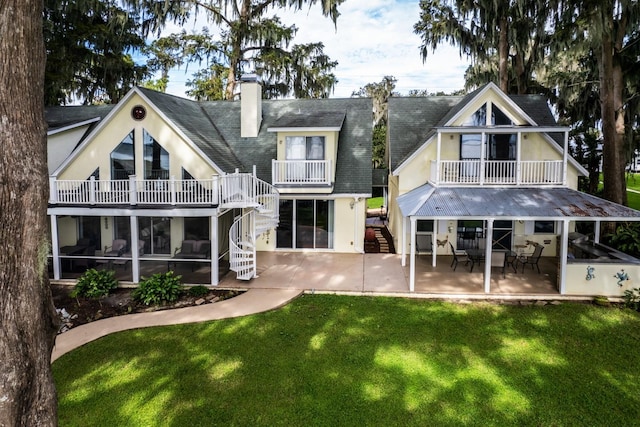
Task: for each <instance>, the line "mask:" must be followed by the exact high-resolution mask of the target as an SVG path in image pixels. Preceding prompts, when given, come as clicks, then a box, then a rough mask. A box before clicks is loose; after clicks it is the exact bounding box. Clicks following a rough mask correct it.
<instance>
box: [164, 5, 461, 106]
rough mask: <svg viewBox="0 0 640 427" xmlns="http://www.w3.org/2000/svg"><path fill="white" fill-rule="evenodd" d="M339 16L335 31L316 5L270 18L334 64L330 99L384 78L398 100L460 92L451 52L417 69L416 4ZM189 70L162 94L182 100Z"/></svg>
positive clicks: (354, 9) (343, 9)
mask: <svg viewBox="0 0 640 427" xmlns="http://www.w3.org/2000/svg"><path fill="white" fill-rule="evenodd" d="M339 11H340V17H339V18H338V22H337V28H336V27H335V26H334V24H333V22H332V21H331V19H329V18H327V17H324V16H322V13H321V12H320V6H319V5H318V4H316V5H314V6H312V7H311V8H309V7H307V6H305V7H304V8H303V10H301V11H298V12H293V11H290V10H287V11H283V10H274V11H272V12H270V14H275V15H278V16H279V17H280V19H281V21H282V22H283V23H285V24H287V25H291V24H295V25H296V27H297V28H298V33H297V35H296V37H295V39H294V41H293V42H294V43H296V44H301V43H311V42H318V41H321V42H323V43H324V46H325V48H324V52H325V53H326V54H327V55H328V56H329V57H330V58H331V59H332V60H336V61H338V66H337V67H336V69H335V70H334V73H335V74H336V77H337V78H338V84H337V86H336V88H335V92H334V94H333V95H332V96H333V97H349V96H351V93H352V92H353V91H355V90H358V89H359V88H361V87H362V86H364V85H366V84H367V83H374V82H379V81H381V80H382V78H383V77H384V76H387V75H390V76H394V77H395V78H396V79H397V85H396V91H398V92H400V93H402V94H406V93H407V92H408V91H409V90H410V89H419V90H422V89H427V90H428V91H430V92H436V91H445V92H451V91H453V90H457V89H462V88H463V86H464V71H465V69H466V68H467V66H468V64H469V62H468V61H467V60H466V59H464V58H462V59H461V58H460V56H459V54H458V50H457V48H455V47H451V46H445V45H442V46H440V47H438V49H437V50H436V52H435V53H434V54H431V53H430V54H429V56H428V58H427V61H426V62H425V63H423V61H422V58H421V56H420V51H419V47H420V44H421V41H420V37H419V36H418V35H417V34H414V32H413V25H414V24H415V23H416V22H417V21H418V19H419V17H420V13H419V6H418V2H417V1H407V0H394V1H390V0H386V1H385V0H349V1H346V2H344V3H343V4H342V5H341V6H340V7H339ZM203 24H205V25H206V22H205V21H204V20H202V19H201V20H200V21H198V22H197V23H196V24H195V25H192V26H191V27H185V29H186V30H187V31H191V30H192V28H195V29H198V30H199V29H200V28H202V26H203ZM173 31H176V30H175V28H174V29H173ZM195 69H196V68H195V67H194V66H191V67H190V68H189V73H188V75H185V73H184V71H183V70H180V71H177V72H175V71H174V72H173V73H171V76H170V78H171V83H170V88H169V90H168V91H169V92H171V93H175V94H178V95H184V91H185V88H184V83H185V82H186V80H188V79H190V78H191V77H190V75H191V74H192V72H193V71H194V70H195Z"/></svg>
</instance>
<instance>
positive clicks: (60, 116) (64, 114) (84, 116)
mask: <svg viewBox="0 0 640 427" xmlns="http://www.w3.org/2000/svg"><path fill="white" fill-rule="evenodd" d="M114 107H115V105H71V106H64V107H58V106H53V107H46V108H45V109H44V114H45V117H46V120H47V124H48V125H49V130H54V129H58V128H62V127H66V126H70V125H73V124H76V123H81V122H84V121H87V120H90V119H95V118H96V117H99V118H100V119H103V118H104V117H105V116H106V115H107V114H109V112H111V110H113V108H114Z"/></svg>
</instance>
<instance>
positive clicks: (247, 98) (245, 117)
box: [240, 74, 262, 138]
mask: <svg viewBox="0 0 640 427" xmlns="http://www.w3.org/2000/svg"><path fill="white" fill-rule="evenodd" d="M261 123H262V84H261V83H260V79H259V78H258V76H257V75H256V74H245V75H243V76H242V77H241V78H240V136H241V137H242V138H255V137H256V136H258V132H259V131H260V124H261Z"/></svg>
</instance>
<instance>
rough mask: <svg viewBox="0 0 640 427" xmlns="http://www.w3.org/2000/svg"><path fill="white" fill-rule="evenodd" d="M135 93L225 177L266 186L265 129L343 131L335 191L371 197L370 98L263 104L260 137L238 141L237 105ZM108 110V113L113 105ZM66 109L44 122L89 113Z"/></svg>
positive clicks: (270, 143)
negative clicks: (254, 179)
mask: <svg viewBox="0 0 640 427" xmlns="http://www.w3.org/2000/svg"><path fill="white" fill-rule="evenodd" d="M138 90H139V91H140V92H141V93H142V95H143V96H145V97H146V98H147V99H148V100H149V101H150V102H151V103H152V104H153V105H154V106H155V107H156V108H157V109H158V110H159V111H160V112H161V113H162V114H164V115H165V116H166V117H167V118H168V119H169V120H170V121H171V122H172V123H174V124H175V126H176V127H177V128H178V129H179V130H180V131H181V132H183V133H184V135H185V136H186V137H187V138H189V139H190V140H191V141H192V142H193V143H194V144H195V145H197V146H198V147H199V148H200V149H201V150H202V152H203V153H205V155H207V156H208V157H209V158H210V159H211V160H212V161H213V162H214V163H215V164H216V165H218V166H219V167H220V168H221V169H222V170H223V171H224V172H227V173H231V172H233V171H234V170H235V169H236V168H238V169H240V170H241V171H245V172H250V171H251V169H252V166H253V165H255V166H256V172H257V174H258V177H259V178H261V179H262V180H264V181H267V182H271V160H272V159H276V158H277V141H276V133H273V132H268V131H267V129H268V128H269V127H274V126H275V125H277V126H278V127H280V126H282V124H283V123H285V124H287V126H293V125H295V124H297V125H299V126H302V127H327V126H328V127H335V126H341V131H340V133H339V140H338V161H337V164H336V182H335V185H334V189H333V192H334V193H342V194H345V193H346V194H370V193H371V185H372V184H371V138H372V127H373V123H372V122H373V116H372V114H373V113H372V111H373V104H372V101H371V99H368V98H345V99H294V100H263V101H262V114H263V120H262V124H261V127H260V131H259V134H258V136H257V137H256V138H242V137H240V102H239V101H210V102H197V101H192V100H189V99H185V98H180V97H177V96H173V95H168V94H165V93H160V92H156V91H153V90H149V89H144V88H138ZM108 107H109V111H110V109H111V108H113V107H114V106H108ZM70 108H72V107H56V108H53V109H50V110H49V111H48V112H47V114H46V118H47V122H48V123H49V124H50V125H51V124H52V123H58V122H60V121H61V120H62V118H72V117H73V118H74V119H75V118H76V117H80V116H82V117H85V119H86V118H88V117H87V116H86V115H87V114H88V115H90V114H91V113H89V111H90V110H91V109H93V108H92V107H77V110H70ZM58 109H59V110H58ZM104 115H106V113H105V114H104ZM316 120H317V121H316ZM299 126H296V127H299Z"/></svg>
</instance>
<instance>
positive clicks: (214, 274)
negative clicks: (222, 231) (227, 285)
mask: <svg viewBox="0 0 640 427" xmlns="http://www.w3.org/2000/svg"><path fill="white" fill-rule="evenodd" d="M209 240H210V241H211V285H213V286H218V282H219V280H220V279H219V277H218V268H219V267H218V266H219V264H220V259H219V255H218V250H219V249H218V212H216V214H215V215H211V233H210V234H209Z"/></svg>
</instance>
